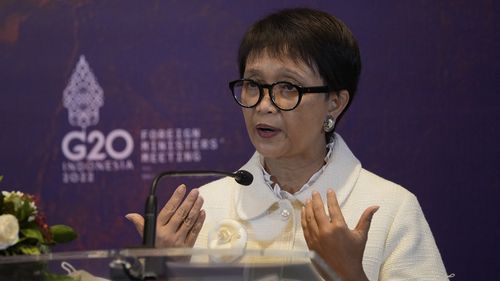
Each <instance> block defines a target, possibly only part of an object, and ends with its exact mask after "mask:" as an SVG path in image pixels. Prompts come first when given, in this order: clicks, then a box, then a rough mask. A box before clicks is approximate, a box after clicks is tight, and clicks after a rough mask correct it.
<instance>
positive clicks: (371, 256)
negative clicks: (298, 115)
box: [195, 135, 448, 280]
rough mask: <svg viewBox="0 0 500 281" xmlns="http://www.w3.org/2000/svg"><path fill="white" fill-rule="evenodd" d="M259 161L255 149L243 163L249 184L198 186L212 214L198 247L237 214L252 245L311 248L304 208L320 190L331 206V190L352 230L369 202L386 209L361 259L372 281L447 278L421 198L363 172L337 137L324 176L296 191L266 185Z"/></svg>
mask: <svg viewBox="0 0 500 281" xmlns="http://www.w3.org/2000/svg"><path fill="white" fill-rule="evenodd" d="M259 165H260V163H259V155H258V153H255V154H254V156H253V157H252V158H251V159H250V160H249V161H248V163H247V164H245V165H244V166H243V167H242V169H245V170H247V171H249V172H251V173H252V174H253V175H254V181H253V183H252V184H251V185H250V186H241V185H239V184H237V183H236V182H235V181H234V180H233V179H231V178H223V179H220V180H217V181H214V182H211V183H209V184H207V185H204V186H203V187H201V188H200V194H201V196H202V197H203V198H204V200H205V203H204V207H203V208H204V209H205V210H206V214H207V216H206V220H205V223H204V225H203V228H202V230H201V232H200V235H199V236H198V239H197V241H196V244H195V247H197V248H207V245H208V238H207V236H208V232H210V231H211V230H212V229H213V228H214V226H215V225H216V224H217V222H218V221H220V220H222V219H233V220H236V221H238V222H240V223H241V225H242V226H243V227H245V228H246V231H247V233H248V235H247V242H246V247H247V248H249V249H264V248H265V249H277V250H298V251H305V250H307V249H308V248H307V244H306V242H305V239H304V235H303V232H302V227H301V224H300V211H301V207H302V205H303V204H304V203H305V202H306V200H307V199H309V198H310V197H311V194H312V191H314V190H316V191H318V192H319V193H320V194H321V197H322V198H323V201H324V202H325V203H326V191H327V189H328V188H333V189H334V190H335V192H336V193H337V198H338V202H339V204H340V207H341V209H342V213H343V215H344V217H345V220H346V222H347V224H348V226H349V227H350V228H351V229H352V228H354V227H355V226H356V224H357V222H358V220H359V218H360V216H361V214H362V213H363V211H364V210H365V209H366V208H367V207H369V206H372V205H378V206H380V209H379V210H378V211H377V213H376V214H375V216H374V217H373V220H372V223H371V227H370V232H369V234H368V241H367V245H366V249H365V252H364V256H363V268H364V270H365V272H366V275H367V276H368V278H369V279H370V280H448V278H447V275H446V272H445V268H444V265H443V262H442V260H441V256H440V254H439V251H438V249H437V247H436V244H435V241H434V238H433V236H432V233H431V231H430V228H429V225H428V224H427V221H426V220H425V217H424V215H423V213H422V210H421V208H420V205H419V203H418V201H417V199H416V197H415V196H414V195H413V194H412V193H410V192H409V191H407V190H406V189H404V188H403V187H401V186H399V185H396V184H394V183H392V182H389V181H387V180H384V179H382V178H380V177H378V176H376V175H374V174H372V173H370V172H368V171H366V170H364V169H362V168H361V164H360V163H359V161H358V160H357V159H356V158H355V157H354V155H353V154H352V153H351V151H350V150H349V148H348V147H347V145H346V144H345V142H344V141H343V140H342V138H341V137H340V136H339V135H336V144H335V146H334V151H333V155H332V157H330V159H329V162H328V163H327V164H326V168H325V170H324V172H323V173H322V175H321V176H320V177H319V178H318V179H317V180H316V181H315V182H314V183H313V184H312V185H311V186H310V187H308V188H305V189H302V190H301V191H300V192H297V193H295V194H294V195H293V196H290V197H287V198H284V199H282V198H279V197H278V196H276V194H274V192H273V191H272V190H271V189H270V188H269V186H268V185H267V184H266V183H265V179H264V177H263V176H262V172H261V170H260V168H259Z"/></svg>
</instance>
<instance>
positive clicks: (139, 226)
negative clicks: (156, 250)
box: [125, 213, 144, 237]
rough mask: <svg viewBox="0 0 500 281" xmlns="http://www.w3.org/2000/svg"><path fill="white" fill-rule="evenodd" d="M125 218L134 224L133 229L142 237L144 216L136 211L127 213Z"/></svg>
mask: <svg viewBox="0 0 500 281" xmlns="http://www.w3.org/2000/svg"><path fill="white" fill-rule="evenodd" d="M125 218H126V219H127V220H129V221H131V222H132V223H133V224H134V226H135V229H136V230H137V232H139V235H141V237H142V233H143V232H144V218H143V217H142V216H141V215H139V214H137V213H131V214H127V215H126V216H125Z"/></svg>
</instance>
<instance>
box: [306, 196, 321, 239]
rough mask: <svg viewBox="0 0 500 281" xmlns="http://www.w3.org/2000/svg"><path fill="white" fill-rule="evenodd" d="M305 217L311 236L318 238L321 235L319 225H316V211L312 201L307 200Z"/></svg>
mask: <svg viewBox="0 0 500 281" xmlns="http://www.w3.org/2000/svg"><path fill="white" fill-rule="evenodd" d="M305 216H306V223H307V227H308V228H309V235H310V236H311V238H313V237H314V236H318V233H319V230H318V224H317V223H316V218H315V217H314V211H313V206H312V201H311V199H309V200H307V202H306V214H305Z"/></svg>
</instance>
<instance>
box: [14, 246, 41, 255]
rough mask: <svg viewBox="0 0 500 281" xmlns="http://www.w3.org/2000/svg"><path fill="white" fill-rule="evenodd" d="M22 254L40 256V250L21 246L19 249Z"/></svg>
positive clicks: (35, 247)
mask: <svg viewBox="0 0 500 281" xmlns="http://www.w3.org/2000/svg"><path fill="white" fill-rule="evenodd" d="M17 249H18V250H19V251H20V252H21V253H23V254H25V255H39V254H40V249H38V247H37V246H33V245H21V246H19V247H18V248H17Z"/></svg>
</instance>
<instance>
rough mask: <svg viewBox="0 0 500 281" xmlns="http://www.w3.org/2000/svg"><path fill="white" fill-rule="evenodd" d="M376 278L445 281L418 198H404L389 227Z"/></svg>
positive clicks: (438, 256)
mask: <svg viewBox="0 0 500 281" xmlns="http://www.w3.org/2000/svg"><path fill="white" fill-rule="evenodd" d="M384 256H385V258H384V263H383V264H382V267H381V270H380V276H379V280H448V276H447V274H446V270H445V268H444V264H443V261H442V259H441V255H440V254H439V250H438V248H437V246H436V242H435V241H434V237H433V236H432V232H431V230H430V227H429V224H428V223H427V220H426V219H425V217H424V214H423V212H422V208H421V207H420V204H419V203H418V201H417V198H416V197H415V195H413V194H412V193H407V195H406V196H405V197H404V199H403V201H402V203H401V205H400V207H399V209H398V211H397V213H396V215H395V217H394V221H393V223H392V225H391V227H390V230H389V233H388V236H387V241H386V247H385V253H384Z"/></svg>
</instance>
